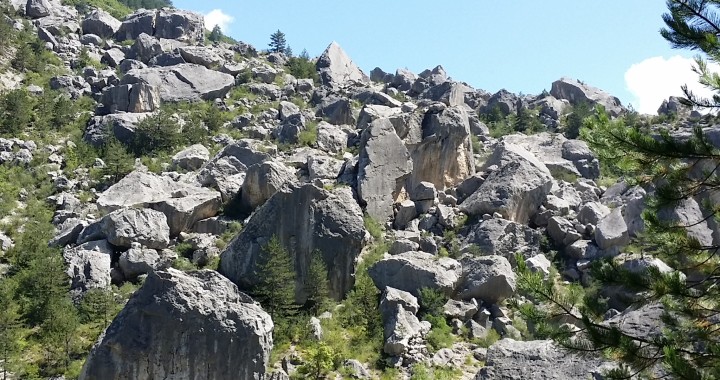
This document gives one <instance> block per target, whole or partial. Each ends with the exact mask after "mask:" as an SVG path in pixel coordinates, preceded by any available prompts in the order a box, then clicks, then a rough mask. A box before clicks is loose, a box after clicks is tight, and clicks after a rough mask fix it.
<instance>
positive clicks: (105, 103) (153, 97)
mask: <svg viewBox="0 0 720 380" xmlns="http://www.w3.org/2000/svg"><path fill="white" fill-rule="evenodd" d="M100 103H102V107H99V108H98V114H99V115H106V114H110V113H117V112H133V113H142V112H153V111H155V110H157V109H159V108H160V91H159V88H157V87H155V86H151V85H148V84H145V83H137V84H125V85H120V86H112V87H108V88H107V89H105V91H103V94H102V98H101V99H100Z"/></svg>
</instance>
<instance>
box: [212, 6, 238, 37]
mask: <svg viewBox="0 0 720 380" xmlns="http://www.w3.org/2000/svg"><path fill="white" fill-rule="evenodd" d="M233 21H235V18H234V17H232V16H230V15H229V14H227V13H225V12H223V11H222V9H213V10H212V11H210V12H209V13H207V14H205V29H207V30H212V28H214V27H215V25H220V29H222V31H223V33H227V31H228V27H229V26H230V24H232V23H233Z"/></svg>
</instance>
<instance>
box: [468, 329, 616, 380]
mask: <svg viewBox="0 0 720 380" xmlns="http://www.w3.org/2000/svg"><path fill="white" fill-rule="evenodd" d="M603 366H604V363H603V362H602V361H601V360H600V359H599V358H596V357H592V356H580V355H575V354H573V353H571V352H568V351H566V350H564V349H562V348H560V347H558V346H556V345H555V344H554V343H553V342H552V341H549V340H536V341H529V342H519V341H516V340H513V339H510V338H505V339H502V340H500V341H498V342H497V343H495V344H493V345H492V346H490V348H488V351H487V359H486V361H485V367H484V368H483V369H482V370H480V372H478V374H477V375H476V376H475V380H491V379H492V380H518V379H537V380H564V379H590V378H595V377H594V375H599V374H600V373H601V372H602V369H603V368H604V367H603Z"/></svg>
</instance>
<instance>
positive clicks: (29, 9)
mask: <svg viewBox="0 0 720 380" xmlns="http://www.w3.org/2000/svg"><path fill="white" fill-rule="evenodd" d="M52 7H53V4H51V3H50V0H28V2H27V4H26V6H25V15H27V16H28V17H30V18H41V17H46V16H50V13H51V10H52Z"/></svg>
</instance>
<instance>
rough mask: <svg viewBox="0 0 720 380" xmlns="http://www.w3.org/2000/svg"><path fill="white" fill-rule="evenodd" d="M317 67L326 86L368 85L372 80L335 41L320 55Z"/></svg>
mask: <svg viewBox="0 0 720 380" xmlns="http://www.w3.org/2000/svg"><path fill="white" fill-rule="evenodd" d="M316 67H317V69H318V71H319V72H320V81H321V82H322V84H324V85H326V86H341V87H342V86H345V85H348V84H352V83H353V82H361V83H366V82H369V80H370V78H368V76H367V75H365V74H364V73H363V72H362V70H360V68H359V67H357V66H356V65H355V64H354V63H353V61H352V60H351V59H350V57H348V55H347V54H346V53H345V51H344V50H343V49H342V48H341V47H340V45H338V44H337V42H334V41H333V42H332V43H331V44H330V46H328V47H327V49H325V51H324V52H323V53H322V55H320V58H318V61H317V64H316Z"/></svg>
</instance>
